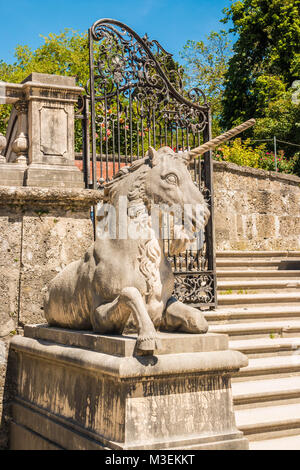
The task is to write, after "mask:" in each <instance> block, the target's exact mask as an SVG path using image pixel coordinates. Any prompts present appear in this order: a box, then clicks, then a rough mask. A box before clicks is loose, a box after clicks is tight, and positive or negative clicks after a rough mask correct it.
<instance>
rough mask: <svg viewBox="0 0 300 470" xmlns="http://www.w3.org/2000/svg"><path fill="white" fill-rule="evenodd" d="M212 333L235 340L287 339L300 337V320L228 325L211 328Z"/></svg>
mask: <svg viewBox="0 0 300 470" xmlns="http://www.w3.org/2000/svg"><path fill="white" fill-rule="evenodd" d="M209 332H210V333H222V334H227V335H229V337H234V338H235V339H245V337H247V338H251V337H252V338H261V337H263V338H265V337H267V338H268V337H269V338H271V339H272V336H280V337H282V338H286V337H287V336H292V337H295V336H300V321H299V320H286V321H281V320H277V321H266V322H258V323H234V324H231V323H227V324H218V325H210V326H209Z"/></svg>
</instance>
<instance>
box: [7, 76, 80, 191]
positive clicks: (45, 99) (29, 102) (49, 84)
mask: <svg viewBox="0 0 300 470" xmlns="http://www.w3.org/2000/svg"><path fill="white" fill-rule="evenodd" d="M82 91H83V90H82V89H81V88H80V87H77V86H76V84H75V78H74V77H64V76H58V75H49V74H40V73H32V74H30V75H29V76H28V77H27V78H26V79H25V80H24V81H23V82H22V83H20V84H16V83H4V82H2V83H1V86H0V104H13V109H12V112H11V115H10V119H9V122H8V127H7V133H6V137H7V138H6V143H5V144H4V140H3V139H4V136H2V137H1V142H0V154H1V156H2V158H1V159H0V185H1V186H38V187H61V188H83V187H84V183H83V175H82V173H81V172H80V170H79V169H78V168H77V167H76V165H75V153H74V105H75V104H76V103H77V101H78V97H79V96H80V95H81V94H82ZM3 157H4V158H3Z"/></svg>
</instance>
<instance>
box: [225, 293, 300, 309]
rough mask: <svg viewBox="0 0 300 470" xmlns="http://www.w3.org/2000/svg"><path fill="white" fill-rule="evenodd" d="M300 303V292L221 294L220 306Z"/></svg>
mask: <svg viewBox="0 0 300 470" xmlns="http://www.w3.org/2000/svg"><path fill="white" fill-rule="evenodd" d="M298 302H300V291H297V292H287V293H276V294H274V293H260V294H228V295H227V294H219V295H218V305H219V306H222V305H227V306H229V305H230V306H234V307H236V306H237V305H242V304H243V305H244V306H245V307H246V306H250V305H252V306H253V305H256V304H267V305H269V304H274V303H276V304H281V303H295V304H297V303H298Z"/></svg>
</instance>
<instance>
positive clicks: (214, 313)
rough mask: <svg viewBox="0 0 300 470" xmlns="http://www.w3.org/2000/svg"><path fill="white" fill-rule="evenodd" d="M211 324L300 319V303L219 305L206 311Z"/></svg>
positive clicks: (206, 316)
mask: <svg viewBox="0 0 300 470" xmlns="http://www.w3.org/2000/svg"><path fill="white" fill-rule="evenodd" d="M204 315H205V318H206V319H207V320H208V322H209V324H210V325H212V324H225V323H232V324H233V323H242V322H246V323H252V322H265V321H272V320H278V319H281V320H285V319H289V320H293V319H294V320H297V319H299V320H300V305H289V304H287V305H284V304H283V305H280V306H277V305H269V306H265V305H261V306H258V307H255V306H251V307H243V306H240V307H229V308H228V307H223V308H222V307H219V308H217V309H216V310H208V311H206V312H204Z"/></svg>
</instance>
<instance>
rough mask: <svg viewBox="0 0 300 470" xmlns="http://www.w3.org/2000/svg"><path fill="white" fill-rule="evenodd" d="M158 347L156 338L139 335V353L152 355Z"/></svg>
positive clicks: (137, 345) (137, 342)
mask: <svg viewBox="0 0 300 470" xmlns="http://www.w3.org/2000/svg"><path fill="white" fill-rule="evenodd" d="M155 347H156V340H155V338H152V337H145V336H139V337H138V338H137V340H136V350H137V353H139V354H141V355H146V354H147V355H152V354H153V351H154V350H155Z"/></svg>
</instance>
